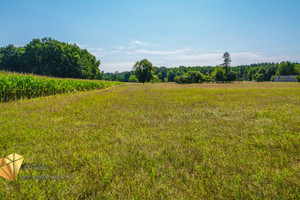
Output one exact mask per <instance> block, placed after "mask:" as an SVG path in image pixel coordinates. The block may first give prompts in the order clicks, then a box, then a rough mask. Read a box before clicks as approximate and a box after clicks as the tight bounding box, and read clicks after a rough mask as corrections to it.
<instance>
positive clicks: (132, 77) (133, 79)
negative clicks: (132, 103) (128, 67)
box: [128, 75, 139, 83]
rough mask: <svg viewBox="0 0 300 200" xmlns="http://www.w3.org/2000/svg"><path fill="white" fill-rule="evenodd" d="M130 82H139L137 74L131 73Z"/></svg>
mask: <svg viewBox="0 0 300 200" xmlns="http://www.w3.org/2000/svg"><path fill="white" fill-rule="evenodd" d="M128 82H134V83H137V82H139V80H138V79H137V78H136V76H135V75H131V76H130V77H129V79H128Z"/></svg>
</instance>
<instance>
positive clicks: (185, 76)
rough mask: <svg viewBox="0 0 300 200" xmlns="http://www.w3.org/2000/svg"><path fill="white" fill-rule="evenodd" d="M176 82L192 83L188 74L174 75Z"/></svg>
mask: <svg viewBox="0 0 300 200" xmlns="http://www.w3.org/2000/svg"><path fill="white" fill-rule="evenodd" d="M174 80H175V82H176V83H193V80H192V77H191V76H190V75H189V74H183V75H181V76H176V77H175V79H174Z"/></svg>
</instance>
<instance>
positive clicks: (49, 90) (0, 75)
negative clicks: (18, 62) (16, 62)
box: [0, 72, 120, 102]
mask: <svg viewBox="0 0 300 200" xmlns="http://www.w3.org/2000/svg"><path fill="white" fill-rule="evenodd" d="M116 84H120V83H117V82H106V81H90V80H76V79H57V78H49V77H41V76H33V75H24V74H16V73H7V72H0V102H7V101H12V100H18V99H24V98H25V99H29V98H34V97H40V96H49V95H54V94H61V93H67V92H76V91H88V90H94V89H103V88H106V87H109V86H112V85H116Z"/></svg>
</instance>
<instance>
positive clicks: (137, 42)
mask: <svg viewBox="0 0 300 200" xmlns="http://www.w3.org/2000/svg"><path fill="white" fill-rule="evenodd" d="M133 43H134V44H139V45H142V44H144V42H141V41H138V40H135V41H133Z"/></svg>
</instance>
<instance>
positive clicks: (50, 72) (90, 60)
mask: <svg viewBox="0 0 300 200" xmlns="http://www.w3.org/2000/svg"><path fill="white" fill-rule="evenodd" d="M99 66H100V61H99V60H97V59H96V57H95V56H93V55H92V54H90V53H89V52H88V51H87V50H86V49H80V48H79V47H78V46H77V45H76V44H69V43H64V42H59V41H57V40H54V39H52V38H43V39H33V40H32V41H31V42H29V43H28V44H27V45H25V46H24V47H15V46H14V45H12V44H11V45H8V46H6V47H2V48H1V49H0V70H6V71H14V72H21V73H32V74H38V75H45V76H52V77H62V78H82V79H102V78H103V77H102V73H100V70H99Z"/></svg>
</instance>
